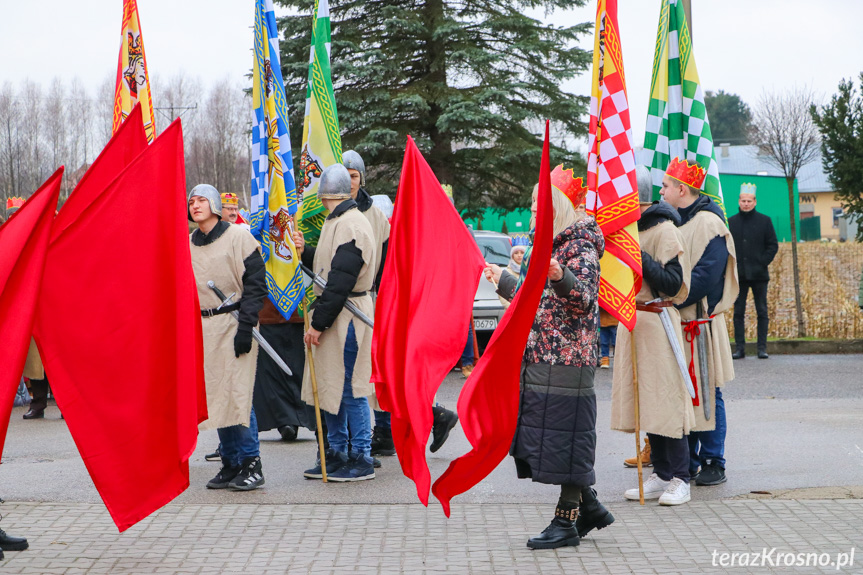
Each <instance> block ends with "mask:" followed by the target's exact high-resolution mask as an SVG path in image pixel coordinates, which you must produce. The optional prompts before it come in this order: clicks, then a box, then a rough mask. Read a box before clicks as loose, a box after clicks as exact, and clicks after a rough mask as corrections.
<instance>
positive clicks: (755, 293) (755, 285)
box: [734, 280, 770, 351]
mask: <svg viewBox="0 0 863 575" xmlns="http://www.w3.org/2000/svg"><path fill="white" fill-rule="evenodd" d="M750 289H751V290H752V298H753V299H754V300H755V312H756V313H757V314H758V351H767V328H768V326H769V324H770V319H769V318H768V317H767V282H766V281H760V282H750V281H745V280H740V295H739V296H737V301H736V302H734V343H735V345H736V347H737V350H738V351H743V350H744V349H745V346H746V332H745V330H746V326H745V325H744V322H743V317H744V315H745V314H746V298H747V297H748V295H749V290H750Z"/></svg>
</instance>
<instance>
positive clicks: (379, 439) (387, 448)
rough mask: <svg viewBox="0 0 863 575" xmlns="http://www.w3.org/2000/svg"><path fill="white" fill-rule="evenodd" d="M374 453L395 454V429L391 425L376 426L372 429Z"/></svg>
mask: <svg viewBox="0 0 863 575" xmlns="http://www.w3.org/2000/svg"><path fill="white" fill-rule="evenodd" d="M371 454H372V455H386V456H390V455H395V454H396V446H395V444H394V443H393V430H392V429H390V428H389V427H378V426H377V425H376V426H375V429H374V431H372V453H371Z"/></svg>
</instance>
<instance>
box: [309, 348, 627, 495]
mask: <svg viewBox="0 0 863 575" xmlns="http://www.w3.org/2000/svg"><path fill="white" fill-rule="evenodd" d="M629 343H630V347H631V348H632V391H633V397H634V401H635V462H636V466H637V467H638V502H639V503H641V504H642V505H644V475H643V474H642V470H641V413H640V412H639V408H638V403H639V402H638V360H637V358H636V356H635V337H633V333H632V332H629ZM312 373H314V372H312Z"/></svg>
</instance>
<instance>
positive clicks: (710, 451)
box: [689, 387, 728, 474]
mask: <svg viewBox="0 0 863 575" xmlns="http://www.w3.org/2000/svg"><path fill="white" fill-rule="evenodd" d="M715 411H716V413H715V414H714V417H716V429H714V430H713V431H693V432H692V433H690V434H689V471H690V473H692V474H694V473H695V472H696V471H697V470H698V467H699V466H704V465H705V463H706V462H707V460H708V459H709V460H710V461H711V462H712V463H714V464H718V465H719V466H721V467H722V468H723V469H725V459H724V456H725V432H726V430H727V429H728V427H727V425H726V423H725V400H723V399H722V390H721V389H720V388H718V387H717V388H716V410H715ZM699 448H700V449H699Z"/></svg>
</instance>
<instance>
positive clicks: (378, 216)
mask: <svg viewBox="0 0 863 575" xmlns="http://www.w3.org/2000/svg"><path fill="white" fill-rule="evenodd" d="M360 213H361V214H362V215H364V216H365V217H366V219H367V220H368V221H369V223H370V224H371V225H372V234H374V237H375V275H377V273H378V270H380V269H381V258H382V257H383V251H384V250H383V248H384V242H385V241H387V240H388V239H390V223H389V221H387V216H386V215H385V214H384V213H383V212H382V211H381V210H380V208H378V207H377V206H374V205H373V206H372V207H370V208H369V209H367V210H366V211H364V212H360Z"/></svg>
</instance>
